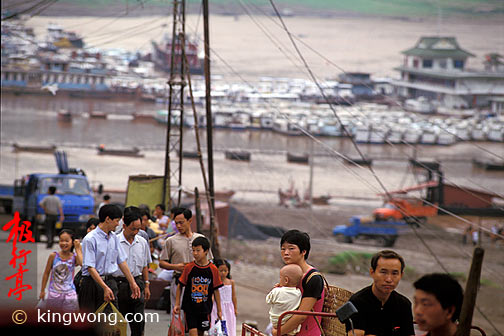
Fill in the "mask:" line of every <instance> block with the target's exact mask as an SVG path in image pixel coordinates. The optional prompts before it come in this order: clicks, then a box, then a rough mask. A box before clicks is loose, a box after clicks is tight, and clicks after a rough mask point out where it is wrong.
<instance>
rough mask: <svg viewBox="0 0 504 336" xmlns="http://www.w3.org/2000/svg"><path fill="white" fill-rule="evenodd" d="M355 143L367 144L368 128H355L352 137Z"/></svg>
mask: <svg viewBox="0 0 504 336" xmlns="http://www.w3.org/2000/svg"><path fill="white" fill-rule="evenodd" d="M354 139H355V142H357V143H368V142H369V126H363V125H361V126H357V129H356V131H355V136H354Z"/></svg>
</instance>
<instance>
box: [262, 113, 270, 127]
mask: <svg viewBox="0 0 504 336" xmlns="http://www.w3.org/2000/svg"><path fill="white" fill-rule="evenodd" d="M261 129H268V130H270V129H273V115H272V114H271V113H266V114H263V115H262V116H261Z"/></svg>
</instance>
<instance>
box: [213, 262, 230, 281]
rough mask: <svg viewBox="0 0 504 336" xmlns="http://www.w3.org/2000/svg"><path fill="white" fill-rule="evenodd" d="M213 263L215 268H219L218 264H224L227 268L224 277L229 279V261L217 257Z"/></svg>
mask: <svg viewBox="0 0 504 336" xmlns="http://www.w3.org/2000/svg"><path fill="white" fill-rule="evenodd" d="M214 265H215V267H217V268H219V266H222V265H226V267H227V268H228V274H227V276H226V278H228V279H231V264H229V261H227V260H226V259H217V260H215V261H214Z"/></svg>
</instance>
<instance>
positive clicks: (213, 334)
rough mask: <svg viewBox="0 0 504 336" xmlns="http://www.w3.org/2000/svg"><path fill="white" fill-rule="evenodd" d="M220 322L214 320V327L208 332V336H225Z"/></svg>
mask: <svg viewBox="0 0 504 336" xmlns="http://www.w3.org/2000/svg"><path fill="white" fill-rule="evenodd" d="M222 322H224V321H221V320H215V323H214V325H213V326H212V327H211V328H210V330H208V335H209V336H227V334H226V335H225V334H224V332H223V329H222V326H223V324H222ZM224 328H226V322H224Z"/></svg>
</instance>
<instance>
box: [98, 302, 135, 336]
mask: <svg viewBox="0 0 504 336" xmlns="http://www.w3.org/2000/svg"><path fill="white" fill-rule="evenodd" d="M107 305H110V308H111V310H112V312H111V313H105V308H106V307H107ZM100 313H102V314H107V316H109V317H108V319H107V321H105V322H103V323H101V324H100V326H99V329H98V335H100V336H111V335H113V336H126V335H127V329H128V323H127V322H126V320H125V319H124V316H123V315H122V314H121V312H120V311H119V310H118V309H117V308H116V307H115V306H114V304H113V303H112V302H104V303H103V304H102V305H101V306H100V308H98V309H97V310H96V312H95V314H97V315H98V314H100ZM112 314H115V316H114V318H111V317H110V315H112ZM111 322H115V323H111Z"/></svg>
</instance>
